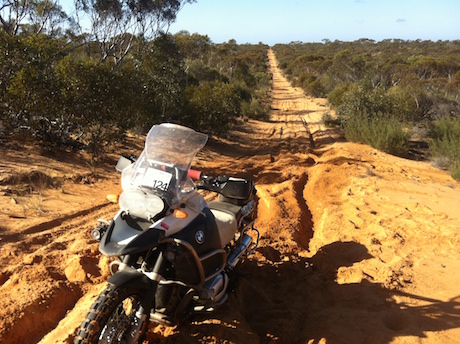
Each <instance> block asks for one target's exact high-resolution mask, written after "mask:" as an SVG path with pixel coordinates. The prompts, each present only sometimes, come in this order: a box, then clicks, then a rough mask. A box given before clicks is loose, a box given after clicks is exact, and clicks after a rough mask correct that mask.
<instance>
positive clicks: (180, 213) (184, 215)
mask: <svg viewBox="0 0 460 344" xmlns="http://www.w3.org/2000/svg"><path fill="white" fill-rule="evenodd" d="M174 217H175V218H176V219H186V218H187V217H188V214H187V213H186V212H185V211H183V210H182V209H174Z"/></svg>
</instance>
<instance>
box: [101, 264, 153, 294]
mask: <svg viewBox="0 0 460 344" xmlns="http://www.w3.org/2000/svg"><path fill="white" fill-rule="evenodd" d="M107 282H108V283H110V284H113V285H116V286H117V287H132V288H136V289H141V290H151V289H155V288H156V286H157V285H158V282H156V281H152V280H151V279H149V278H148V277H147V276H145V275H144V274H143V273H142V272H139V271H137V270H136V269H134V268H131V267H126V268H124V269H123V270H121V271H118V272H117V273H116V274H114V275H112V276H111V277H110V278H109V279H108V281H107Z"/></svg>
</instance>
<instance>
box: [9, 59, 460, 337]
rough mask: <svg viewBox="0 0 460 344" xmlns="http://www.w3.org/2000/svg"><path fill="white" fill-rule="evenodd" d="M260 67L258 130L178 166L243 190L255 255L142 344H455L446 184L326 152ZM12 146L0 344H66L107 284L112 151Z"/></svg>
mask: <svg viewBox="0 0 460 344" xmlns="http://www.w3.org/2000/svg"><path fill="white" fill-rule="evenodd" d="M269 57H270V63H271V68H272V72H273V104H272V114H271V119H270V121H268V122H259V121H253V120H250V121H249V122H248V123H245V124H244V125H241V126H240V127H239V128H237V130H235V131H233V132H232V135H230V136H229V137H228V138H226V139H218V140H217V139H212V140H210V142H209V143H208V145H207V147H206V148H205V149H204V150H203V151H202V152H200V153H199V155H198V157H197V160H196V164H195V166H194V167H196V168H199V169H200V168H201V169H203V170H204V171H206V172H208V173H209V174H218V173H226V174H236V175H241V176H252V177H254V178H255V180H256V184H257V189H258V195H259V197H260V205H259V215H258V221H257V223H256V225H257V226H258V228H259V230H260V232H261V235H262V240H261V244H260V246H259V249H258V250H257V252H256V254H255V255H254V256H253V257H252V259H251V260H249V261H246V262H245V264H244V266H243V267H242V272H243V273H244V275H243V277H242V278H241V280H240V283H239V285H238V287H237V288H236V290H235V292H234V293H233V294H231V295H230V299H229V302H228V303H227V304H226V305H224V306H223V307H222V308H221V309H219V310H218V311H217V312H215V313H213V314H210V316H209V317H208V318H195V319H193V322H191V323H190V324H189V325H185V326H183V327H181V328H180V329H177V328H163V327H157V328H155V329H153V330H152V331H151V332H150V333H149V336H148V339H149V342H150V343H190V342H191V343H208V342H211V343H212V342H217V343H224V342H226V343H227V342H228V343H269V342H273V343H315V344H316V343H321V344H324V343H329V344H330V343H382V344H386V343H406V344H412V343H414V344H415V343H436V344H437V343H460V339H459V338H460V287H459V286H460V253H459V249H458V247H459V243H460V234H459V231H458V228H459V224H460V211H459V209H460V185H459V183H457V182H455V181H453V180H452V179H451V178H450V177H449V176H448V175H447V174H446V173H444V172H442V171H438V170H436V169H434V168H433V167H431V166H430V165H429V164H428V163H426V162H414V161H409V160H405V159H401V158H396V157H393V156H390V155H387V154H384V153H382V152H380V151H377V150H375V149H372V148H370V147H368V146H364V145H358V144H351V143H346V142H342V140H341V139H340V137H339V136H338V135H337V134H336V133H334V132H333V131H331V130H326V129H325V128H323V127H322V126H321V125H320V118H321V115H322V114H323V113H324V112H326V111H329V109H328V107H327V104H326V101H325V100H323V99H311V98H307V97H305V96H304V95H303V93H302V92H301V90H298V89H293V88H292V87H291V86H290V85H289V83H288V82H287V81H286V79H284V77H283V76H282V75H281V73H280V71H279V70H278V68H277V66H276V61H275V59H274V56H273V55H272V54H271V52H270V53H269ZM26 148H27V149H24V147H19V146H16V147H15V146H14V145H10V146H8V147H7V149H6V154H5V155H4V158H3V161H2V162H1V164H0V206H1V209H2V212H1V213H0V244H1V252H0V263H1V268H0V269H1V270H0V271H1V274H0V285H1V286H0V292H1V295H2V298H1V300H0V342H2V343H37V342H40V343H67V342H71V341H72V338H73V333H74V331H75V329H76V328H77V327H78V326H79V324H80V322H81V320H82V319H83V317H84V315H85V313H86V311H87V309H88V308H89V305H90V304H91V303H92V301H93V299H94V296H95V295H96V294H97V293H98V291H99V290H100V289H101V288H103V286H104V281H105V280H106V278H107V275H108V271H107V261H106V259H105V258H104V257H101V256H100V255H99V254H98V252H97V244H96V243H95V242H94V241H93V240H92V239H91V238H90V236H89V230H90V229H91V228H92V227H93V226H94V224H95V223H96V221H97V218H101V217H102V218H110V217H111V216H112V215H113V214H114V213H115V211H116V209H117V207H116V206H115V205H111V204H109V203H107V202H106V201H105V195H106V194H107V193H110V192H114V191H115V192H116V191H118V190H119V186H118V184H119V180H118V178H119V176H118V175H117V174H116V173H115V172H113V169H112V167H111V166H113V164H114V162H115V155H113V157H112V158H111V159H108V160H107V161H105V162H104V164H100V166H105V167H104V168H102V167H98V166H93V165H91V164H88V163H87V161H88V160H87V159H86V157H85V156H75V155H63V156H61V157H57V159H56V156H54V157H45V156H43V155H41V154H39V152H38V148H36V147H31V146H30V147H29V146H27V147H26ZM124 149H130V150H132V151H133V153H139V152H140V150H141V149H142V142H140V141H139V140H135V139H132V140H131V141H130V142H129V143H128V144H127V146H126V147H125V148H124ZM107 166H108V167H107Z"/></svg>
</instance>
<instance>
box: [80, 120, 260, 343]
mask: <svg viewBox="0 0 460 344" xmlns="http://www.w3.org/2000/svg"><path fill="white" fill-rule="evenodd" d="M207 139H208V137H207V135H205V134H202V133H199V132H196V131H194V130H193V129H190V128H186V127H183V126H179V125H175V124H169V123H165V124H160V125H154V126H153V127H152V128H151V129H150V131H149V133H148V134H147V137H146V142H145V148H144V150H143V151H142V153H141V154H140V156H139V158H136V157H134V156H129V157H121V158H120V160H119V161H118V163H117V166H116V169H117V171H119V172H121V184H122V189H123V192H122V193H121V194H120V196H119V198H118V203H119V206H120V210H119V211H118V213H117V214H116V215H115V216H114V218H113V219H112V220H111V221H104V220H99V224H98V226H97V227H96V228H94V229H93V230H92V232H91V235H92V236H93V238H95V239H96V240H98V241H99V242H100V243H99V251H100V252H101V253H102V254H104V255H106V256H109V257H116V259H115V260H114V261H113V262H112V263H111V265H110V271H111V273H112V275H111V277H110V278H109V279H108V284H107V286H106V288H105V289H104V290H103V291H102V292H101V293H100V294H99V296H98V297H97V299H96V301H95V302H94V303H93V305H92V306H91V308H90V310H89V312H88V313H87V315H86V318H85V320H84V321H83V322H82V324H81V326H80V328H79V330H78V331H77V333H76V337H75V341H74V343H139V342H140V343H142V341H143V339H144V338H145V336H146V333H147V330H148V325H149V323H150V322H153V323H158V324H164V325H169V326H172V325H176V324H179V323H181V322H183V321H184V320H185V319H187V318H188V317H189V316H190V315H192V314H194V313H197V312H209V311H212V310H213V309H215V308H216V307H218V306H219V305H221V304H223V303H224V302H225V301H226V300H227V298H228V293H229V290H230V286H231V285H232V280H234V279H235V278H236V275H237V274H236V270H237V268H238V266H239V264H240V263H241V262H242V261H243V260H244V259H245V258H246V257H247V256H248V255H249V254H251V253H253V252H254V250H255V249H256V247H257V245H258V240H259V232H258V231H257V229H256V228H255V227H254V220H255V218H256V209H257V197H256V192H257V191H256V189H255V186H254V182H253V181H252V180H248V179H243V178H235V177H227V176H218V177H211V176H206V175H204V174H203V173H202V172H199V171H196V170H192V169H191V168H190V167H191V164H192V161H193V159H194V157H195V155H196V154H197V153H198V151H199V150H200V149H201V148H203V147H204V145H205V144H206V142H207ZM194 181H195V182H194ZM198 190H206V191H210V192H212V193H216V194H217V195H218V197H217V200H214V201H211V202H207V201H206V200H205V198H204V196H203V192H199V191H198Z"/></svg>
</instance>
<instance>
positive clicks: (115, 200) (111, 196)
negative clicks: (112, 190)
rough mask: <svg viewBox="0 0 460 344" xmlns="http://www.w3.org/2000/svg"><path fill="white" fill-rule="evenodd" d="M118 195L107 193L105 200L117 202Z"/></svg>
mask: <svg viewBox="0 0 460 344" xmlns="http://www.w3.org/2000/svg"><path fill="white" fill-rule="evenodd" d="M119 197H120V195H107V200H108V201H110V202H112V203H118V198H119Z"/></svg>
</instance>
